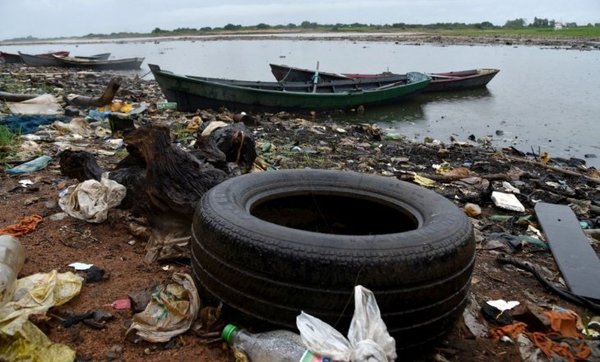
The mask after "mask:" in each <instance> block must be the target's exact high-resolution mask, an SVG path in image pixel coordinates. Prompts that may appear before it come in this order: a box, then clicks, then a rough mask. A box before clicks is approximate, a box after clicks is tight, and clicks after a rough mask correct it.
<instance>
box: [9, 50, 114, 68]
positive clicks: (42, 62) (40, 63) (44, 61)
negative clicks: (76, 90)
mask: <svg viewBox="0 0 600 362" xmlns="http://www.w3.org/2000/svg"><path fill="white" fill-rule="evenodd" d="M65 53H66V54H65ZM19 55H20V56H21V59H23V62H25V64H27V65H31V66H34V67H60V66H62V63H61V62H60V60H59V59H58V58H64V57H67V56H68V55H69V52H61V53H51V54H37V55H33V54H25V53H21V52H19ZM109 57H110V53H102V54H95V55H90V56H75V57H73V58H75V59H79V60H106V59H108V58H109Z"/></svg>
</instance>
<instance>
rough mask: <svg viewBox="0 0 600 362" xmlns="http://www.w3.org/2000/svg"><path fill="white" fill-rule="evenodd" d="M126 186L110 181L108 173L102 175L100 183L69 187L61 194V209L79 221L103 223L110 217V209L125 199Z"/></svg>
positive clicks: (88, 181) (89, 182)
mask: <svg viewBox="0 0 600 362" xmlns="http://www.w3.org/2000/svg"><path fill="white" fill-rule="evenodd" d="M126 192H127V190H126V188H125V186H123V185H121V184H119V183H118V182H116V181H113V180H109V179H108V173H106V172H105V173H104V174H102V179H101V180H100V182H98V181H96V180H86V181H84V182H82V183H80V184H77V185H74V186H69V187H68V188H67V190H66V191H65V192H64V194H61V196H60V199H59V200H58V204H59V205H60V208H61V209H62V210H63V211H64V212H66V213H67V214H69V216H72V217H74V218H77V219H81V220H85V221H88V222H93V223H101V222H103V221H104V220H106V218H107V217H108V209H110V208H113V207H116V206H118V205H119V204H120V203H121V201H123V198H125V194H126Z"/></svg>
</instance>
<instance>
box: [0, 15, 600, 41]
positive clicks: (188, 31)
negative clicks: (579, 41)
mask: <svg viewBox="0 0 600 362" xmlns="http://www.w3.org/2000/svg"><path fill="white" fill-rule="evenodd" d="M405 31H411V32H441V33H443V34H445V35H482V36H487V35H489V36H511V35H518V36H536V37H539V36H552V37H557V36H558V37H599V36H600V23H596V24H591V23H590V24H586V25H577V24H576V23H559V22H557V21H555V20H548V19H543V18H534V21H533V22H532V23H530V24H527V22H526V20H525V19H522V18H518V19H514V20H508V21H506V23H505V24H504V25H502V26H497V25H494V24H492V23H490V22H489V21H484V22H481V23H471V24H465V23H435V24H426V25H423V24H406V23H394V24H384V25H374V24H361V23H352V24H339V23H338V24H318V23H316V22H310V21H303V22H302V23H300V24H299V25H296V24H294V23H289V24H287V25H269V24H265V23H260V24H257V25H251V26H242V25H239V24H237V25H236V24H227V25H225V26H223V27H214V28H212V27H199V28H189V27H186V28H177V29H174V30H165V29H160V28H155V29H154V30H152V31H151V32H149V33H133V32H118V33H111V34H93V33H91V34H87V35H84V36H80V37H70V39H92V38H93V39H103V38H109V39H119V38H138V37H162V36H165V37H167V36H197V35H227V34H241V33H244V34H252V33H256V34H260V33H271V32H272V33H276V32H334V33H339V32H363V33H373V32H387V33H395V32H405ZM58 39H64V38H35V37H32V36H27V37H22V38H15V39H7V40H6V41H24V42H27V41H40V40H58Z"/></svg>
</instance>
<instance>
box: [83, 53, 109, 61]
mask: <svg viewBox="0 0 600 362" xmlns="http://www.w3.org/2000/svg"><path fill="white" fill-rule="evenodd" d="M110 54H111V53H100V54H94V55H88V56H83V55H76V56H75V58H77V59H89V60H108V58H110Z"/></svg>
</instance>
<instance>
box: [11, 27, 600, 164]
mask: <svg viewBox="0 0 600 362" xmlns="http://www.w3.org/2000/svg"><path fill="white" fill-rule="evenodd" d="M1 50H4V51H7V52H16V51H17V50H20V51H22V52H25V53H28V52H29V53H37V52H45V51H50V50H69V51H71V53H72V54H73V55H90V54H95V53H101V52H111V53H112V54H113V58H124V57H139V56H143V57H145V58H146V61H145V62H144V64H143V65H142V70H141V71H139V72H138V74H140V75H145V77H147V78H150V77H152V76H151V75H148V74H147V73H148V72H149V69H148V65H147V64H148V63H154V64H158V65H160V66H161V67H162V68H163V69H167V70H172V71H174V72H179V73H184V74H191V75H200V76H209V77H223V78H235V79H247V80H272V79H273V77H272V75H271V72H270V68H269V66H268V63H281V64H288V65H293V66H298V67H304V68H315V67H316V63H317V61H318V62H319V69H320V70H321V71H333V72H348V73H370V72H373V73H374V72H381V71H385V70H390V71H393V72H398V73H404V72H408V71H421V72H442V71H451V70H464V69H471V68H498V69H500V70H501V71H500V73H499V74H498V75H497V76H496V77H495V78H494V79H493V80H492V81H491V82H490V83H489V84H488V86H487V88H486V89H480V90H474V91H463V92H455V93H445V94H444V93H437V94H426V95H421V96H419V97H418V98H416V99H414V100H412V101H409V102H406V103H403V104H400V105H398V106H393V107H384V108H373V109H367V110H366V112H365V113H364V114H362V115H354V114H352V115H348V116H344V120H352V121H358V122H373V123H377V124H379V125H380V126H381V127H383V128H385V129H386V130H389V131H390V132H396V133H400V134H403V135H405V136H407V137H409V138H414V139H417V140H423V138H424V137H426V136H428V137H433V138H436V139H439V140H441V141H448V140H449V139H450V137H451V136H453V137H454V138H456V139H458V140H465V141H466V140H467V139H468V137H469V136H470V135H474V136H475V137H477V138H481V137H484V136H489V137H491V138H492V140H493V143H494V144H495V145H497V146H500V147H506V146H510V145H513V146H515V147H516V148H517V149H520V150H523V151H530V150H531V149H532V148H533V149H534V150H535V151H536V152H537V150H538V149H540V150H541V151H542V152H543V151H547V152H549V153H550V155H551V156H555V157H559V156H560V157H578V158H584V157H585V155H598V156H599V157H600V141H599V137H600V102H599V99H600V52H598V51H576V50H564V49H544V48H540V47H527V46H517V47H513V46H436V45H402V44H394V43H393V42H366V41H349V40H339V41H337V40H335V41H326V40H281V39H279V40H217V41H215V40H213V41H161V42H160V43H158V44H155V43H154V42H152V41H148V42H137V43H125V44H118V43H99V44H79V45H75V44H65V45H60V46H59V45H35V46H19V47H16V46H11V47H2V49H1ZM586 161H587V164H588V165H589V166H594V167H597V168H598V167H600V158H591V157H590V158H586Z"/></svg>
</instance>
